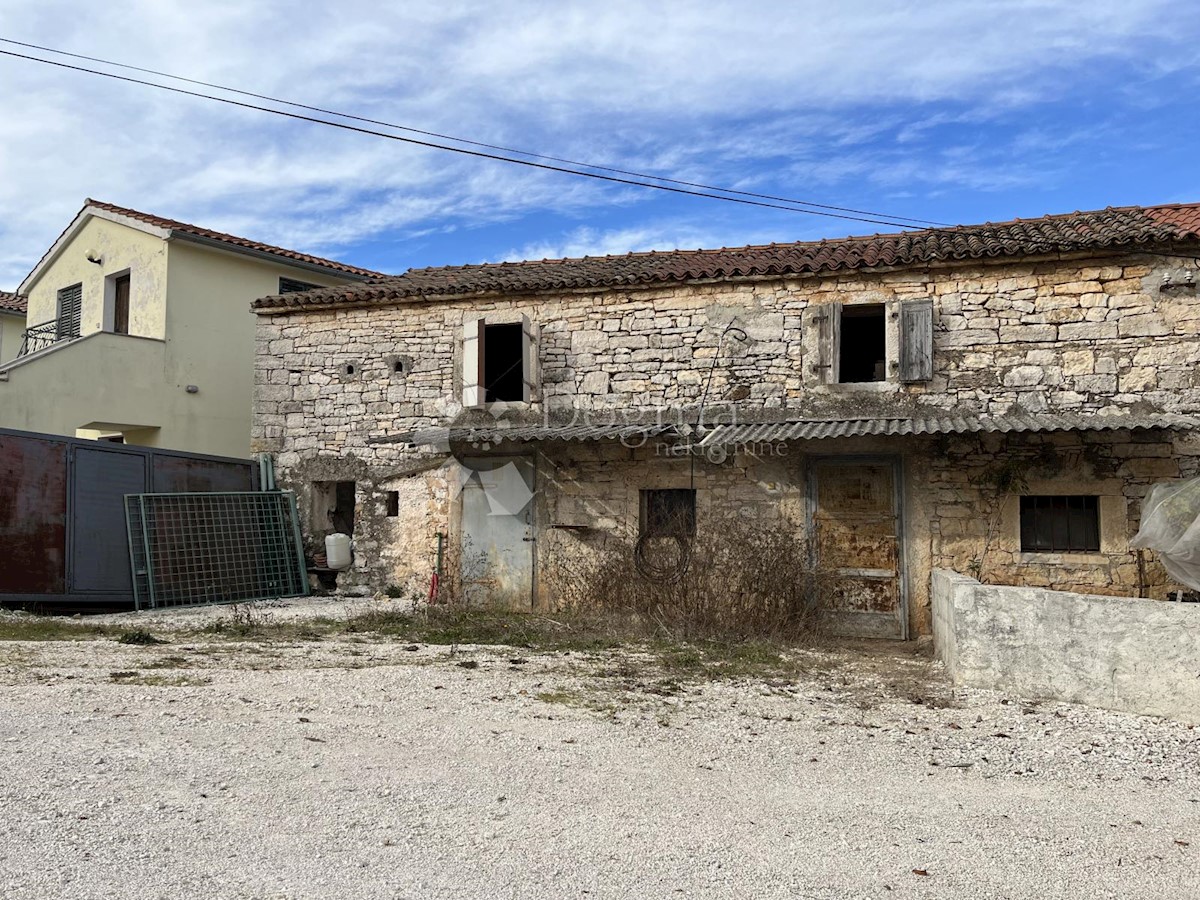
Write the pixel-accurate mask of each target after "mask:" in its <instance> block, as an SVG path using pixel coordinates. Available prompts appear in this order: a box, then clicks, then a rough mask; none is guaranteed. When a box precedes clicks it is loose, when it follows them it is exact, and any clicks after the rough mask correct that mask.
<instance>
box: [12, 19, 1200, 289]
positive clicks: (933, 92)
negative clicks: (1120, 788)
mask: <svg viewBox="0 0 1200 900" xmlns="http://www.w3.org/2000/svg"><path fill="white" fill-rule="evenodd" d="M1189 16H1193V17H1194V14H1192V13H1189V12H1187V11H1186V10H1185V9H1181V8H1180V7H1179V6H1178V5H1177V4H1171V5H1168V4H1167V3H1166V2H1165V0H1144V2H1140V3H1133V2H1127V0H1093V2H1090V3H1089V4H1087V5H1086V6H1081V5H1079V4H1077V3H1075V2H1070V0H1063V2H1051V0H1015V2H1007V3H1005V2H997V0H957V2H955V3H952V4H951V3H944V4H942V3H938V4H934V3H929V4H896V3H894V2H891V0H876V2H857V3H846V4H842V5H841V6H837V7H835V6H833V5H831V4H820V5H817V4H815V3H809V4H797V3H796V2H794V0H793V2H760V3H755V4H752V5H748V4H745V3H734V2H728V0H720V2H717V0H713V2H707V3H685V2H675V3H665V4H644V3H638V2H634V0H612V2H606V3H599V2H596V3H585V4H561V3H551V2H548V0H547V2H542V3H528V2H527V3H521V4H516V3H513V2H511V0H510V2H501V0H493V2H487V3H484V2H475V3H470V2H435V0H408V2H405V3H403V4H379V3H376V2H367V0H345V2H341V3H338V4H317V3H311V2H309V3H304V4H299V3H293V2H283V0H260V2H255V3H246V2H244V0H214V2H206V3H205V4H202V5H200V4H195V3H191V2H187V3H185V2H182V0H176V2H163V0H140V2H133V3H126V4H119V5H111V4H108V5H104V4H101V5H97V4H92V5H81V4H76V3H69V2H66V0H38V2H34V0H27V2H16V3H12V4H9V5H8V6H6V9H5V13H4V18H3V28H0V31H2V32H3V34H4V36H8V37H13V38H16V39H20V40H28V41H31V42H35V43H45V44H47V45H51V46H55V47H60V48H62V49H66V50H72V51H76V52H81V53H96V54H99V55H105V54H110V55H111V56H113V57H114V58H117V59H120V60H122V61H126V62H129V63H132V64H135V65H139V66H144V67H146V68H151V69H161V70H164V71H169V72H174V73H178V74H182V75H188V76H191V77H194V78H198V79H204V80H211V81H216V82H221V83H227V84H231V85H235V86H240V87H243V88H245V89H247V90H254V91H259V92H262V93H266V94H274V95H278V96H282V97H286V98H293V99H297V100H301V101H304V102H309V103H312V104H315V105H318V106H329V107H332V108H337V109H342V110H345V111H348V112H355V113H358V114H361V115H365V116H370V117H374V118H381V119H385V120H388V121H395V122H400V123H407V124H412V125H414V126H417V127H421V128H425V129H428V130H432V131H441V132H445V133H451V134H461V135H465V136H471V137H474V138H476V139H478V140H484V141H488V142H494V143H500V144H505V145H511V146H517V147H528V148H537V149H541V150H542V151H543V152H547V153H553V154H555V155H562V156H567V157H572V158H581V159H587V160H598V161H607V162H609V163H610V164H614V165H617V166H619V167H622V168H635V169H637V168H648V169H653V170H661V171H666V172H671V173H674V174H676V175H677V177H681V178H684V179H687V180H695V181H704V182H708V183H725V184H729V185H731V186H735V187H741V188H743V189H748V190H756V189H759V188H761V187H763V186H764V185H774V186H775V187H774V189H773V190H771V191H768V192H776V191H778V190H781V189H783V188H789V189H790V190H791V191H792V192H793V193H801V192H805V193H815V194H816V195H817V196H826V197H832V198H834V199H835V201H836V198H837V196H838V191H839V190H840V189H841V187H842V186H843V185H845V184H846V183H847V180H848V179H859V180H866V181H868V182H869V183H871V184H873V185H876V186H877V187H878V189H879V191H880V192H889V193H891V194H892V195H893V196H898V194H899V193H900V192H902V191H904V190H908V189H910V188H912V187H913V183H914V182H916V183H918V184H920V185H922V186H923V187H928V189H929V190H931V191H932V190H938V189H946V188H948V187H958V188H970V189H977V190H986V189H988V185H992V186H995V185H1004V184H1023V183H1026V181H1027V179H1029V178H1031V177H1037V172H1039V171H1041V172H1045V171H1046V167H1045V166H1044V165H1041V164H1040V163H1039V164H1037V165H1034V164H1025V165H1020V164H1014V163H1013V161H1012V160H1011V159H1007V158H1004V155H1003V152H1002V149H1000V150H995V151H989V150H986V149H985V150H979V149H978V148H973V145H972V144H971V143H970V142H969V141H960V142H959V144H958V145H957V147H958V151H959V155H957V156H956V155H955V150H954V148H947V151H948V152H947V153H945V154H943V155H941V156H940V157H937V158H934V159H932V160H930V159H917V158H915V157H914V156H912V155H906V152H905V151H903V150H902V149H901V148H900V147H899V142H900V141H907V142H908V143H910V144H919V143H920V142H921V140H922V136H923V135H927V134H928V133H929V132H930V131H931V130H932V129H936V128H939V127H945V126H947V125H953V124H954V117H953V116H949V117H947V116H946V115H945V114H944V113H934V114H932V115H931V114H930V112H929V111H928V110H927V109H925V107H924V106H923V104H931V103H935V102H951V103H957V104H963V105H965V106H967V107H969V108H971V109H972V110H973V111H974V112H973V113H972V115H975V116H977V117H980V118H983V119H986V118H987V117H988V116H997V115H1003V114H1005V111H1011V110H1013V109H1020V108H1023V107H1024V106H1026V105H1029V104H1036V103H1045V102H1048V101H1050V100H1053V99H1054V98H1056V97H1059V96H1061V95H1062V94H1064V93H1065V92H1066V91H1067V90H1068V89H1069V86H1070V85H1071V83H1072V77H1073V73H1074V75H1078V73H1081V72H1088V71H1091V70H1093V69H1095V68H1096V67H1101V66H1106V65H1108V66H1111V65H1118V64H1119V65H1122V66H1125V67H1128V68H1129V69H1130V70H1131V71H1137V72H1142V71H1144V72H1145V73H1146V77H1155V76H1161V75H1162V74H1163V72H1166V71H1171V70H1172V69H1175V68H1184V67H1187V66H1190V65H1193V64H1194V63H1195V59H1196V51H1195V50H1193V49H1192V47H1191V44H1190V42H1189V41H1188V40H1187V36H1188V34H1189V32H1190V30H1189V29H1188V28H1187V27H1185V26H1184V24H1183V22H1182V21H1181V20H1182V19H1186V18H1188V17H1189ZM1147 47H1154V48H1155V49H1156V51H1157V52H1155V53H1147V52H1146V51H1147ZM0 49H15V48H11V47H8V46H7V45H0ZM22 52H24V51H22ZM79 64H81V65H88V64H87V63H79ZM198 89H199V88H198ZM199 90H203V89H199ZM0 98H3V100H4V101H5V109H6V110H7V111H8V117H7V125H6V129H5V137H4V139H3V140H0V172H3V178H0V211H2V213H3V215H2V216H0V287H5V286H10V287H11V286H12V285H13V284H15V283H17V282H18V281H19V280H20V278H21V277H22V276H23V275H24V274H25V272H27V271H28V269H29V268H30V267H31V266H32V265H33V263H34V262H35V261H36V259H37V258H38V256H39V255H40V254H41V252H42V251H43V250H44V249H45V248H46V247H47V246H48V245H49V243H50V242H51V241H52V240H53V238H54V237H55V236H56V235H57V233H58V231H59V230H60V229H61V228H62V227H63V226H64V225H65V224H66V223H67V222H68V221H69V219H70V217H71V216H72V215H73V214H74V212H75V211H76V210H77V209H78V207H79V205H80V203H81V202H82V200H83V198H84V197H85V196H89V195H90V196H94V197H98V198H103V199H107V200H111V201H112V202H116V203H121V204H125V205H130V206H135V207H138V208H142V209H146V210H149V211H153V212H157V213H161V214H163V215H170V216H175V217H178V218H183V219H187V220H190V221H195V222H198V223H200V224H204V225H207V226H210V227H214V228H221V229H226V230H230V231H234V232H235V233H242V234H246V235H248V236H252V237H256V238H259V239H263V240H268V241H273V242H277V243H281V244H284V245H287V246H296V247H297V248H298V249H305V250H311V251H315V252H325V253H332V254H336V253H337V252H338V251H339V250H340V249H343V248H346V247H348V246H351V245H353V244H354V243H355V242H356V241H360V240H363V239H365V238H367V237H370V236H372V235H378V234H380V233H383V232H388V231H396V230H398V231H400V232H401V233H405V234H419V233H422V232H430V231H437V230H445V229H449V228H454V227H462V226H471V225H478V224H481V223H494V222H506V221H513V220H515V219H516V218H518V217H520V216H523V215H527V214H530V213H534V212H538V211H550V212H553V213H556V214H560V215H567V216H571V215H575V216H581V215H584V214H585V213H586V211H587V210H588V209H590V208H594V207H595V206H598V205H604V206H605V207H609V206H611V205H612V204H618V205H626V206H628V207H629V208H630V209H633V208H635V205H636V204H641V205H642V208H644V207H645V204H647V203H649V202H650V197H651V195H648V194H644V193H641V192H637V191H636V189H633V188H614V187H612V186H604V185H601V184H598V183H591V182H587V181H583V180H571V179H568V178H566V177H564V176H559V175H555V174H553V173H546V172H537V171H534V170H529V169H521V168H517V167H508V166H504V165H502V164H499V163H482V162H480V161H478V160H472V159H468V158H465V157H459V156H454V155H450V154H444V153H438V152H435V151H432V150H428V149H422V148H419V147H414V146H411V145H404V144H400V143H396V142H392V141H384V140H378V139H371V138H367V137H364V136H361V135H355V134H350V133H346V132H339V131H335V130H332V129H327V128H321V127H319V126H313V125H308V124H304V123H300V122H293V121H288V120H284V119H278V118H276V117H272V116H267V115H263V114H261V113H255V112H251V111H246V110H238V109H235V108H232V107H228V106H222V105H217V104H212V103H210V102H207V101H203V100H198V99H193V98H187V97H181V96H177V95H170V94H166V93H162V92H157V91H153V90H151V89H148V88H142V87H138V86H135V85H129V84H122V83H120V82H116V81H111V80H108V79H100V78H94V77H90V76H84V75H81V74H78V73H72V72H67V71H63V70H58V69H53V68H50V67H46V66H41V65H38V64H35V63H29V62H23V61H19V60H15V59H11V58H2V57H0ZM866 108H869V109H870V112H868V113H864V112H863V110H864V109H866ZM880 110H885V111H886V112H883V113H881V112H880ZM889 134H890V135H894V136H896V137H895V138H894V139H891V140H887V141H886V143H887V144H888V146H887V147H883V148H881V147H880V146H879V141H880V140H881V139H883V138H886V136H887V135H889ZM1026 142H1027V144H1028V145H1029V148H1028V149H1030V151H1031V152H1034V151H1036V152H1050V151H1051V150H1052V147H1051V145H1052V144H1053V141H1051V140H1047V139H1046V138H1044V137H1039V136H1038V135H1037V134H1036V133H1035V132H1033V131H1031V132H1030V134H1029V136H1028V137H1027V139H1026ZM913 152H914V153H915V152H916V151H915V150H914V151H913ZM783 176H788V177H787V178H786V179H785V180H783V181H782V182H781V178H782V177H783ZM781 183H782V187H781ZM697 208H698V209H699V207H697ZM649 215H650V217H651V218H653V217H654V214H653V213H649ZM697 222H699V223H700V224H696V223H691V224H688V223H681V224H678V225H669V226H662V227H659V226H640V227H630V228H617V229H612V230H605V231H597V230H594V229H589V228H579V229H576V230H575V231H573V232H571V233H570V234H569V235H567V236H566V237H562V238H554V239H551V240H550V241H549V242H548V243H547V244H546V247H547V249H548V250H554V251H555V252H554V253H553V254H550V255H557V253H558V252H559V251H562V252H568V253H570V255H575V251H576V250H577V249H580V248H584V249H586V248H593V249H605V248H607V249H609V250H611V251H612V252H623V251H624V250H628V249H631V248H634V247H638V248H644V247H664V248H665V246H668V245H667V244H663V243H662V242H663V241H670V242H672V243H675V244H679V245H691V244H699V243H709V242H710V239H716V240H723V239H732V240H733V241H734V242H735V243H739V244H741V243H746V242H748V241H750V240H754V238H753V237H750V236H747V235H745V234H744V233H743V234H742V236H741V237H737V236H736V235H729V234H722V233H721V232H720V230H719V229H717V230H713V229H706V228H705V227H704V225H703V222H704V220H703V219H700V218H697ZM572 248H574V249H572ZM514 249H516V248H514ZM529 249H531V250H534V249H536V248H535V247H532V246H531V247H530V248H529ZM534 255H536V254H534ZM411 262H414V261H413V260H403V261H397V265H396V266H395V267H394V268H404V267H405V266H407V265H408V264H409V263H411ZM415 262H418V263H419V261H415Z"/></svg>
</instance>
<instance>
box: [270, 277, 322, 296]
mask: <svg viewBox="0 0 1200 900" xmlns="http://www.w3.org/2000/svg"><path fill="white" fill-rule="evenodd" d="M319 287H324V285H321V284H309V283H308V282H307V281H297V280H296V279H295V278H280V279H279V293H281V294H295V293H297V292H299V291H313V290H316V289H317V288H319Z"/></svg>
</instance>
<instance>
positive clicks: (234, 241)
mask: <svg viewBox="0 0 1200 900" xmlns="http://www.w3.org/2000/svg"><path fill="white" fill-rule="evenodd" d="M89 207H92V208H95V209H102V210H105V211H107V212H110V213H115V214H116V215H119V216H126V217H127V218H130V219H136V220H137V221H139V222H144V223H146V224H147V225H153V226H154V227H155V228H162V229H165V230H167V231H174V232H179V233H180V234H185V235H191V236H193V237H198V238H204V239H206V240H210V241H219V242H220V243H222V244H229V245H231V246H233V247H241V248H243V249H245V250H254V251H256V252H258V253H269V254H271V255H272V256H278V257H280V258H282V259H290V260H293V261H295V262H298V263H304V264H306V265H310V266H320V267H321V268H323V269H329V270H331V271H334V272H344V273H345V274H347V275H356V276H359V277H363V278H383V277H386V276H384V274H383V273H382V272H375V271H373V270H371V269H363V268H360V267H359V266H351V265H348V264H346V263H343V262H338V261H337V260H334V259H325V258H323V257H320V256H312V255H311V254H308V253H299V252H297V251H295V250H288V249H286V248H284V247H274V246H272V245H271V244H263V243H260V242H259V241H252V240H249V239H248V238H243V237H237V236H236V235H232V234H224V233H223V232H220V231H213V230H212V229H211V228H201V227H200V226H199V225H189V224H188V223H187V222H177V221H176V220H174V219H164V218H163V217H162V216H155V215H151V214H150V213H144V212H139V211H138V210H136V209H127V208H126V207H124V206H116V205H115V204H112V203H104V202H102V201H100V200H92V199H91V198H90V197H89V198H88V199H87V201H85V203H84V205H83V208H84V209H85V210H86V209H88V208H89Z"/></svg>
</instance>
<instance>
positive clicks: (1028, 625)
mask: <svg viewBox="0 0 1200 900" xmlns="http://www.w3.org/2000/svg"><path fill="white" fill-rule="evenodd" d="M932 593H933V640H934V646H935V647H936V649H937V653H938V656H939V657H940V658H941V659H942V661H943V662H944V663H945V665H946V670H947V672H948V673H949V674H950V676H951V678H953V680H954V682H955V683H956V684H963V685H967V686H970V687H980V688H989V689H992V690H1000V691H1008V692H1011V693H1013V694H1015V695H1017V696H1019V697H1024V698H1029V699H1053V700H1063V701H1066V702H1069V703H1085V704H1087V705H1089V706H1099V707H1104V708H1106V709H1116V710H1122V711H1124V712H1133V713H1142V714H1146V715H1156V716H1168V717H1170V718H1174V719H1180V720H1181V721H1184V722H1194V723H1200V603H1171V602H1167V601H1163V600H1141V599H1136V598H1131V597H1101V596H1095V595H1090V594H1070V593H1066V592H1064V591H1048V590H1043V589H1040V588H1027V587H1003V586H998V585H990V584H980V583H979V582H978V581H976V580H975V579H973V578H968V577H967V576H965V575H959V574H958V573H956V572H950V571H947V570H945V569H938V570H936V571H935V572H934V573H933V591H932Z"/></svg>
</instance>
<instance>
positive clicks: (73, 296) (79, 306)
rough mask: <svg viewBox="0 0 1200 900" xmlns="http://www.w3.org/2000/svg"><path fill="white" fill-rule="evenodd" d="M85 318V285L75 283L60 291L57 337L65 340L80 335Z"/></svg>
mask: <svg viewBox="0 0 1200 900" xmlns="http://www.w3.org/2000/svg"><path fill="white" fill-rule="evenodd" d="M82 318H83V285H82V284H73V285H71V286H70V287H65V288H63V289H62V290H60V291H59V292H58V315H57V316H56V319H57V320H58V324H57V325H56V334H55V338H56V339H57V340H60V341H63V340H68V339H70V338H77V337H79V329H80V324H81V320H82Z"/></svg>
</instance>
